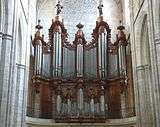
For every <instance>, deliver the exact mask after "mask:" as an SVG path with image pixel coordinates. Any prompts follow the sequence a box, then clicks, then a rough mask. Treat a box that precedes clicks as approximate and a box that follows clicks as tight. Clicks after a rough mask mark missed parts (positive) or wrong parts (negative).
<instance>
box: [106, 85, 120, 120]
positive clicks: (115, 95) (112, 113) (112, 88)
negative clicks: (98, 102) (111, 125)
mask: <svg viewBox="0 0 160 127" xmlns="http://www.w3.org/2000/svg"><path fill="white" fill-rule="evenodd" d="M120 93H121V89H120V83H119V82H114V83H111V84H110V85H109V87H108V88H107V92H106V94H107V99H108V100H107V101H108V109H109V111H108V115H109V118H119V117H120V116H121V101H120Z"/></svg>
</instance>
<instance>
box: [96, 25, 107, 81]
mask: <svg viewBox="0 0 160 127" xmlns="http://www.w3.org/2000/svg"><path fill="white" fill-rule="evenodd" d="M99 31H100V34H99V37H98V72H99V78H102V79H103V78H106V77H107V55H108V53H107V49H108V48H107V46H108V44H107V34H106V30H105V28H103V27H100V28H99Z"/></svg>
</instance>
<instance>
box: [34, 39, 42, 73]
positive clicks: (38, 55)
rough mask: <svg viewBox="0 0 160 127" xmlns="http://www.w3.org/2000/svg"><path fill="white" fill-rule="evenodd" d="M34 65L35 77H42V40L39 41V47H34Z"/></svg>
mask: <svg viewBox="0 0 160 127" xmlns="http://www.w3.org/2000/svg"><path fill="white" fill-rule="evenodd" d="M34 58H35V61H34V65H35V72H34V74H35V75H41V73H42V62H41V61H42V43H41V40H37V45H35V47H34Z"/></svg>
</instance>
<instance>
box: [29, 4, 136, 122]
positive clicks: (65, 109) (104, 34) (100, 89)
mask: <svg viewBox="0 0 160 127" xmlns="http://www.w3.org/2000/svg"><path fill="white" fill-rule="evenodd" d="M56 7H57V15H56V17H55V18H54V19H53V20H52V24H51V26H50V28H49V41H48V42H46V41H45V40H44V36H43V35H42V32H41V31H42V28H43V27H42V26H41V24H40V20H39V21H38V25H37V26H36V29H37V31H36V33H35V37H34V39H33V40H32V44H33V47H34V58H33V62H32V64H31V66H33V70H32V72H31V75H32V76H31V81H30V84H31V86H32V89H31V91H32V92H31V93H32V94H31V95H30V99H29V100H30V103H31V104H30V106H28V111H27V113H28V116H34V117H39V118H46V119H53V120H55V122H105V121H106V120H107V119H116V118H126V117H129V116H134V115H135V112H134V101H133V100H134V98H133V96H134V95H133V82H132V69H131V66H132V62H131V50H130V38H129V36H127V35H126V34H125V27H124V26H123V25H120V26H118V27H117V34H116V35H111V29H110V26H109V25H108V24H107V22H105V21H104V20H103V11H102V7H103V4H101V3H100V4H99V6H98V9H99V17H98V18H97V21H95V22H96V26H95V28H94V29H93V32H92V33H91V36H92V39H91V40H90V41H87V40H86V38H85V35H84V32H83V27H84V26H83V24H81V23H79V24H77V26H76V27H77V32H76V33H75V38H74V40H73V41H72V42H71V41H69V39H68V33H67V29H66V28H65V26H64V23H63V20H62V17H61V16H60V13H61V11H62V9H63V6H62V5H61V4H60V2H58V4H57V5H56ZM111 36H116V41H115V42H111Z"/></svg>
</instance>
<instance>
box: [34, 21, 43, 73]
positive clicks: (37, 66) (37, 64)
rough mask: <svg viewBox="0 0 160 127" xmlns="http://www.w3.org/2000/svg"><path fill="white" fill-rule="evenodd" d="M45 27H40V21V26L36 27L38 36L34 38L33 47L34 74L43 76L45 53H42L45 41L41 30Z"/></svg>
mask: <svg viewBox="0 0 160 127" xmlns="http://www.w3.org/2000/svg"><path fill="white" fill-rule="evenodd" d="M42 28H43V27H42V26H41V25H40V20H38V25H36V29H37V31H36V34H35V37H34V40H33V42H32V44H33V46H34V74H35V75H41V74H42V58H43V52H42V48H43V44H44V40H43V38H44V37H43V35H42V36H41V32H40V30H41V29H42Z"/></svg>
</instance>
